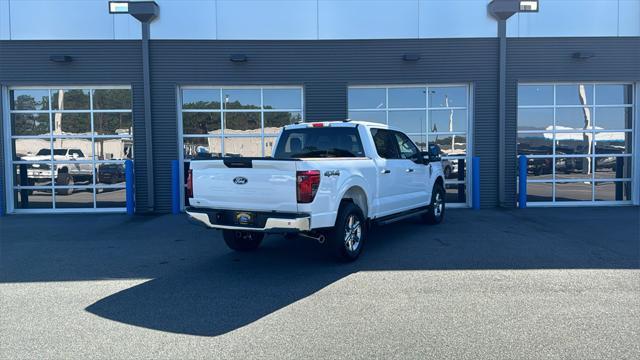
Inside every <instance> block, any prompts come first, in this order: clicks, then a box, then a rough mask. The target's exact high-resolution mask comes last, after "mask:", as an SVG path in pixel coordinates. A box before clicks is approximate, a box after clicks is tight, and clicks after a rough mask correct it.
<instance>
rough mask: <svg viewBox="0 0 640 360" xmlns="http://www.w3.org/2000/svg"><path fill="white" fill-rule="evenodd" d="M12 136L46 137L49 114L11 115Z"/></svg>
mask: <svg viewBox="0 0 640 360" xmlns="http://www.w3.org/2000/svg"><path fill="white" fill-rule="evenodd" d="M11 134H12V135H16V136H19V135H48V134H49V114H43V113H38V114H11Z"/></svg>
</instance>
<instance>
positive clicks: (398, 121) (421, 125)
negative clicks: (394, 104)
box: [389, 110, 427, 134]
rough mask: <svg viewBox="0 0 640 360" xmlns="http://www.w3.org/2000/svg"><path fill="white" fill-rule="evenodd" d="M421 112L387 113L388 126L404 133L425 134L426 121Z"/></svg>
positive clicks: (401, 111) (423, 113)
mask: <svg viewBox="0 0 640 360" xmlns="http://www.w3.org/2000/svg"><path fill="white" fill-rule="evenodd" d="M425 117H426V114H425V112H424V111H422V110H400V111H398V110H396V111H389V126H390V127H392V128H394V129H397V130H400V131H402V132H404V133H418V134H421V133H425V132H426V130H427V129H426V127H427V121H426V119H425Z"/></svg>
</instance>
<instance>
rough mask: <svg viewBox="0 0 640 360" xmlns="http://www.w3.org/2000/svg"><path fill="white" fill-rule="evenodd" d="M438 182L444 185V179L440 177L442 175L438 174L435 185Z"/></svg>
mask: <svg viewBox="0 0 640 360" xmlns="http://www.w3.org/2000/svg"><path fill="white" fill-rule="evenodd" d="M438 184H440V185H442V186H444V179H442V176H438V178H437V179H436V185H438Z"/></svg>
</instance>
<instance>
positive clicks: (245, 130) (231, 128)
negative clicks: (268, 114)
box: [224, 112, 261, 134]
mask: <svg viewBox="0 0 640 360" xmlns="http://www.w3.org/2000/svg"><path fill="white" fill-rule="evenodd" d="M260 127H261V125H260V113H256V112H250V113H236V112H232V113H225V114H224V133H225V134H260Z"/></svg>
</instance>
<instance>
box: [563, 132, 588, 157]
mask: <svg viewBox="0 0 640 360" xmlns="http://www.w3.org/2000/svg"><path fill="white" fill-rule="evenodd" d="M592 143H593V134H592V133H586V132H585V133H556V154H589V153H591V151H590V149H591V144H592Z"/></svg>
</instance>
